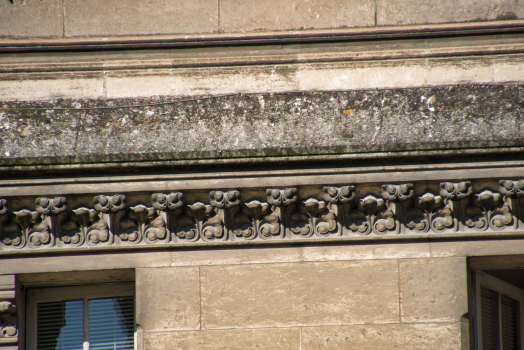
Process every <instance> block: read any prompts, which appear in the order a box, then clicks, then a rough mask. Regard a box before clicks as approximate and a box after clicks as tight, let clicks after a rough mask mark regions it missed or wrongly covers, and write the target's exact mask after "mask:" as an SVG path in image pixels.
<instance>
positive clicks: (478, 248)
mask: <svg viewBox="0 0 524 350" xmlns="http://www.w3.org/2000/svg"><path fill="white" fill-rule="evenodd" d="M430 249H431V257H435V258H444V257H468V256H483V255H511V254H524V241H523V240H521V239H510V240H492V241H468V242H431V243H430Z"/></svg>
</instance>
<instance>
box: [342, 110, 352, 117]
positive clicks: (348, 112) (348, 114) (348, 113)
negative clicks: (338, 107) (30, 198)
mask: <svg viewBox="0 0 524 350" xmlns="http://www.w3.org/2000/svg"><path fill="white" fill-rule="evenodd" d="M344 114H345V115H347V116H348V117H351V115H352V114H353V110H352V109H346V110H344Z"/></svg>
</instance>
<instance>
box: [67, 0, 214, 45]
mask: <svg viewBox="0 0 524 350" xmlns="http://www.w3.org/2000/svg"><path fill="white" fill-rule="evenodd" d="M64 13H65V36H66V37H75V36H121V35H145V34H181V33H183V34H186V33H213V32H216V31H217V30H218V9H217V1H216V0H191V1H183V0H178V1H165V0H155V1H140V0H90V1H89V6H86V4H85V2H84V1H81V0H65V1H64Z"/></svg>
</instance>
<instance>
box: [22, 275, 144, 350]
mask: <svg viewBox="0 0 524 350" xmlns="http://www.w3.org/2000/svg"><path fill="white" fill-rule="evenodd" d="M128 296H132V297H133V298H134V300H135V315H134V317H135V321H134V322H133V324H134V327H135V329H134V330H133V332H134V338H135V339H134V343H135V346H134V347H135V348H136V297H135V284H134V283H119V284H102V285H75V286H64V287H40V288H28V289H27V291H26V332H25V334H26V343H25V344H26V350H36V349H37V343H36V341H37V303H42V302H53V301H66V300H83V301H84V327H83V328H84V335H83V336H84V349H87V348H86V342H89V332H88V316H89V315H88V310H87V308H86V305H87V300H91V299H103V298H114V297H128Z"/></svg>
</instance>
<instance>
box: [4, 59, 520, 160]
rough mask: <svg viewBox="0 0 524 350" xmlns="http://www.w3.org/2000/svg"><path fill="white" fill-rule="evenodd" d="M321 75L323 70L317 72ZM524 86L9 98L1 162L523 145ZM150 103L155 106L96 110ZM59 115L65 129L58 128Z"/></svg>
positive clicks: (272, 155)
mask: <svg viewBox="0 0 524 350" xmlns="http://www.w3.org/2000/svg"><path fill="white" fill-rule="evenodd" d="M446 69H447V68H446ZM446 69H444V68H442V72H441V73H444V72H445V71H446ZM457 69H459V68H457ZM460 69H461V68H460ZM301 72H302V73H301V74H306V75H307V74H309V73H312V72H313V70H310V71H309V73H308V72H307V71H306V70H303V71H301ZM335 72H336V71H332V73H333V74H334V73H335ZM340 73H341V74H342V76H344V74H345V73H344V72H342V71H341V72H340ZM326 74H328V73H326ZM329 74H331V73H329ZM329 74H328V75H329ZM342 76H340V77H339V78H340V79H345V78H342ZM441 76H442V74H441ZM315 77H316V78H315ZM317 78H319V79H320V77H319V73H318V72H317V73H315V75H314V76H311V77H310V79H317ZM339 78H337V79H339ZM166 79H167V78H166ZM340 79H339V80H336V79H335V80H334V81H335V82H336V81H339V82H340ZM488 80H491V78H490V79H488ZM460 82H461V80H460V79H458V80H457V81H456V83H460ZM135 83H136V82H135ZM109 85H111V84H109ZM321 85H322V84H321ZM100 86H101V85H100ZM155 86H164V85H162V84H160V85H158V84H155ZM333 88H336V87H333ZM124 90H125V89H119V91H124ZM518 94H519V87H518V86H475V85H467V86H449V87H435V88H410V89H396V90H395V89H393V90H362V91H347V92H311V93H285V94H261V95H236V96H227V97H214V98H203V99H202V100H199V99H198V98H194V99H192V101H187V102H180V103H172V104H170V103H167V104H165V105H155V104H156V103H159V102H162V101H166V102H167V101H170V100H173V98H167V97H163V98H160V99H158V98H153V99H151V98H147V99H117V100H66V101H62V100H58V101H56V100H55V101H44V102H18V103H17V102H5V103H3V104H2V107H3V108H4V109H3V110H2V112H1V115H2V121H1V123H0V127H2V128H3V130H5V131H6V132H4V133H2V135H1V136H0V164H1V165H10V166H13V165H31V164H43V163H44V164H45V163H46V162H47V163H51V164H52V163H56V162H59V163H61V164H71V163H73V164H74V163H79V162H80V163H93V162H110V161H126V160H127V161H135V162H136V161H151V160H187V161H198V160H202V159H207V160H209V161H212V162H215V163H218V164H220V162H221V161H222V160H224V161H225V159H232V158H237V159H240V158H245V157H267V158H268V159H271V158H275V157H282V156H288V157H297V156H304V155H308V156H329V155H337V156H338V155H340V154H355V155H358V154H360V153H363V152H364V153H366V152H368V153H369V152H384V151H386V152H399V151H413V150H416V151H419V152H422V153H423V152H425V151H432V150H439V151H442V150H445V149H457V148H463V149H467V148H480V147H508V146H521V145H522V142H521V140H522V139H523V138H522V135H521V133H522V131H521V130H520V129H519V125H520V119H519V115H520V114H519V113H522V111H521V107H520V104H519V100H518ZM140 104H146V105H147V104H151V106H142V107H126V108H121V109H120V108H114V109H96V107H107V106H111V105H113V106H118V105H120V106H133V105H140ZM17 107H20V108H29V109H30V108H36V109H35V110H23V109H17ZM91 107H92V108H93V109H89V108H91ZM38 108H40V109H38ZM60 108H68V109H66V110H63V109H60ZM81 108H84V109H85V108H87V109H86V110H84V109H81ZM345 111H346V112H345ZM51 122H53V123H54V124H55V125H56V123H59V124H60V125H61V127H59V128H52V129H51V128H50V127H49V123H51ZM57 130H59V131H57ZM310 130H315V133H314V135H315V136H314V137H312V135H311V133H310ZM35 135H39V137H38V138H36V136H35Z"/></svg>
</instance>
